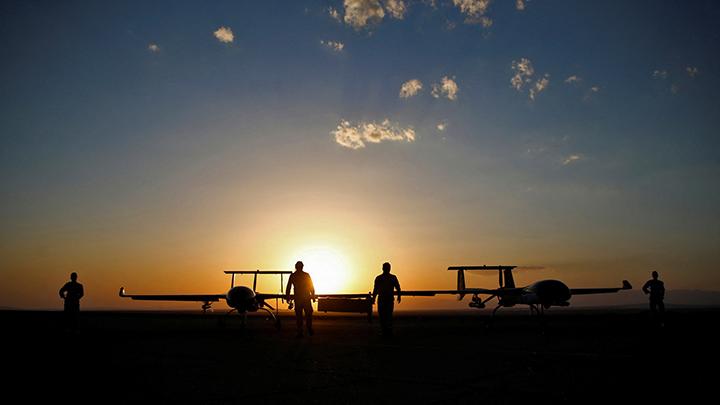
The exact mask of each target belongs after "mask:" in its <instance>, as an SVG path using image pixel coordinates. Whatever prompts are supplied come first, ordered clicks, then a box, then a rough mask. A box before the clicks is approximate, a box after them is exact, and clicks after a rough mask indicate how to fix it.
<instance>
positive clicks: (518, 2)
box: [515, 0, 530, 11]
mask: <svg viewBox="0 0 720 405" xmlns="http://www.w3.org/2000/svg"><path fill="white" fill-rule="evenodd" d="M527 1H530V0H515V8H516V9H517V10H519V11H525V7H527V4H525V3H526V2H527Z"/></svg>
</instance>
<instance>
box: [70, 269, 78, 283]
mask: <svg viewBox="0 0 720 405" xmlns="http://www.w3.org/2000/svg"><path fill="white" fill-rule="evenodd" d="M70 280H72V281H77V273H75V272H74V271H73V272H72V273H70Z"/></svg>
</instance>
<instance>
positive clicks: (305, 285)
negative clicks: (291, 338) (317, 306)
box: [285, 261, 315, 338]
mask: <svg viewBox="0 0 720 405" xmlns="http://www.w3.org/2000/svg"><path fill="white" fill-rule="evenodd" d="M303 267H305V265H304V264H303V262H301V261H298V262H297V263H295V272H294V273H293V274H291V275H290V278H288V282H287V288H286V289H285V295H286V296H287V301H288V302H290V301H291V300H290V287H294V289H295V319H297V337H299V338H300V337H303V312H305V325H306V326H307V331H308V335H310V336H312V335H313V328H312V313H313V307H312V302H311V300H312V301H315V286H313V282H312V278H310V274H308V273H306V272H304V271H303Z"/></svg>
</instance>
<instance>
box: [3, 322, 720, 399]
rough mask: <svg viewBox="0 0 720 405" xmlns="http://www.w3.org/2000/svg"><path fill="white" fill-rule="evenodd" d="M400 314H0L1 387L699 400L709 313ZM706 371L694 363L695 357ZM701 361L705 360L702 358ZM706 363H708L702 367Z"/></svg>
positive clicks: (52, 392)
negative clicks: (272, 318)
mask: <svg viewBox="0 0 720 405" xmlns="http://www.w3.org/2000/svg"><path fill="white" fill-rule="evenodd" d="M486 314H487V313H486V312H483V313H480V312H471V311H467V312H456V313H431V314H430V315H428V314H419V313H416V314H413V313H406V314H399V315H398V316H397V317H396V322H395V336H394V337H393V338H391V339H386V338H382V337H380V336H379V334H378V332H379V330H378V328H379V326H378V325H377V322H375V323H373V324H372V325H370V324H368V323H367V321H366V320H365V319H364V318H363V317H330V316H323V315H319V316H318V317H317V318H316V323H315V330H316V334H315V336H313V337H305V338H304V339H296V338H295V336H294V335H295V334H294V332H295V329H294V324H293V320H292V318H290V317H288V316H283V329H282V330H281V331H280V332H278V331H276V330H275V329H274V328H273V326H272V323H271V322H267V321H265V320H264V318H263V317H250V318H249V320H248V327H247V328H246V329H245V330H242V329H241V328H240V322H239V320H238V319H237V318H231V319H229V320H228V321H227V322H226V324H225V326H224V327H219V325H218V323H219V322H218V320H219V319H220V317H221V316H220V315H216V314H213V315H207V316H203V315H200V314H183V313H142V312H135V313H132V312H130V313H122V312H85V313H83V314H82V318H81V320H80V325H81V331H80V333H78V334H72V333H67V332H64V331H63V330H62V328H61V327H60V326H59V325H60V322H61V319H62V318H61V315H62V314H61V313H55V312H0V316H1V317H2V321H3V324H4V326H5V327H4V328H3V329H4V335H5V338H6V339H5V342H4V343H5V346H4V349H5V350H4V351H5V352H6V353H9V354H10V355H11V360H10V361H9V363H7V362H6V367H8V368H7V370H9V371H10V372H11V376H10V378H9V380H7V379H6V381H5V382H6V383H8V385H7V387H8V388H9V390H6V391H5V394H6V395H11V394H12V395H14V394H15V393H17V394H18V395H20V397H19V398H21V399H22V398H26V399H33V400H37V399H39V398H41V397H47V399H53V398H66V399H68V398H70V397H73V396H74V395H73V394H71V392H72V391H73V390H75V389H77V390H78V391H77V394H76V395H77V398H79V400H80V401H82V402H99V403H107V402H110V403H140V402H151V403H178V402H179V403H206V404H207V403H209V404H213V403H253V404H254V403H266V402H268V403H272V402H281V401H284V402H287V401H291V402H295V401H298V400H299V401H300V402H320V403H378V402H382V403H397V401H399V400H400V401H403V402H407V401H414V402H419V403H433V402H439V403H448V402H451V403H517V402H520V401H523V402H527V401H532V402H535V403H550V402H575V403H577V402H578V401H581V400H582V401H584V402H593V403H594V402H600V401H603V400H613V401H615V400H619V399H628V398H629V399H644V400H647V399H651V398H653V397H654V398H658V399H663V398H665V399H667V398H668V397H667V396H668V395H681V396H683V397H684V399H685V400H686V401H687V400H692V399H695V398H696V399H699V398H700V397H701V396H702V395H704V394H706V393H708V392H712V391H714V390H713V387H712V386H711V384H713V383H714V381H713V378H712V376H713V375H714V370H713V364H715V362H716V361H717V360H718V355H717V352H718V348H717V346H716V344H717V343H716V342H715V340H716V339H715V336H716V334H715V333H714V332H713V330H714V326H715V325H716V324H717V321H718V320H720V311H719V310H675V311H670V312H669V313H668V317H667V324H666V327H665V328H664V329H659V328H655V327H653V326H652V325H651V324H650V322H649V319H648V314H647V312H645V311H639V310H614V311H609V312H603V311H598V310H593V311H589V312H581V311H577V310H558V311H554V312H551V313H550V314H549V316H547V317H546V325H545V327H540V326H539V325H538V323H537V321H536V320H534V319H531V318H528V317H526V316H524V314H525V312H523V313H522V314H523V315H520V313H511V312H506V313H504V314H502V316H500V317H499V318H498V319H497V321H496V322H495V323H494V325H493V327H492V328H487V327H486V322H487V320H488V319H489V318H488V317H487V315H486ZM708 365H709V366H710V370H708V371H703V370H702V368H703V367H704V366H708ZM701 366H702V367H701ZM706 370H707V368H706Z"/></svg>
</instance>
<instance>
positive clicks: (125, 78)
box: [0, 0, 720, 305]
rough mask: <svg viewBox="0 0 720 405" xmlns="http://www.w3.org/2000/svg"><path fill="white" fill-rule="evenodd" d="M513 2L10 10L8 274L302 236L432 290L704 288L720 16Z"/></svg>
mask: <svg viewBox="0 0 720 405" xmlns="http://www.w3.org/2000/svg"><path fill="white" fill-rule="evenodd" d="M522 3H523V5H524V9H523V10H519V9H518V4H517V2H515V1H499V0H496V1H491V2H489V3H487V7H485V5H484V4H483V2H476V1H470V0H468V1H464V2H463V1H452V0H446V1H441V0H437V1H434V2H431V1H425V2H421V1H416V2H410V1H406V2H402V1H400V2H389V1H385V2H375V1H345V2H343V1H308V2H300V1H297V2H296V1H292V2H237V1H217V2H212V3H200V2H162V1H158V2H122V3H119V2H81V1H80V2H65V3H59V2H37V1H23V2H20V1H17V2H4V3H2V5H0V75H1V77H2V79H0V133H1V134H2V150H1V152H0V156H1V161H0V169H1V172H2V173H1V174H0V182H1V183H2V185H3V187H2V200H3V203H2V208H1V209H0V217H1V218H2V221H3V224H4V225H3V233H2V235H0V237H1V240H2V256H3V259H2V261H3V262H4V263H3V264H2V267H3V271H7V272H8V273H9V274H13V275H14V276H13V280H15V283H16V285H15V287H13V288H14V289H15V290H17V291H22V290H23V288H26V287H27V286H28V285H29V284H31V282H33V281H36V280H37V279H42V277H41V276H40V275H39V274H40V273H42V272H43V269H46V268H48V267H52V268H54V269H56V271H57V274H58V275H62V274H64V273H66V272H67V271H68V270H69V269H71V268H76V269H77V268H80V269H85V271H86V272H91V271H96V270H92V269H97V268H98V267H103V266H107V263H103V261H102V260H103V259H102V258H103V257H104V258H106V259H107V258H112V260H115V261H116V264H115V266H116V267H117V268H118V269H119V268H122V266H123V265H128V264H130V265H131V267H133V268H136V269H143V270H134V271H130V273H122V272H121V273H120V274H121V275H122V276H125V277H126V278H127V277H134V278H135V279H138V278H141V277H150V276H147V272H148V271H150V270H148V269H158V268H168V267H169V266H172V263H173V260H177V257H176V256H174V254H169V253H168V252H173V251H177V250H182V251H184V252H185V253H184V255H185V256H183V259H185V260H188V262H189V263H191V264H188V265H187V266H189V267H188V272H192V271H193V270H192V269H195V268H199V267H208V268H210V269H209V270H207V271H210V270H213V269H214V268H215V267H217V266H223V265H228V266H237V265H247V266H250V267H253V268H254V267H255V266H260V267H262V266H269V265H275V264H277V263H280V265H282V264H284V263H281V262H282V259H280V258H277V259H262V258H261V257H260V256H257V255H256V254H255V253H252V254H251V253H250V252H258V251H263V252H266V253H268V252H270V250H272V249H271V247H272V245H273V243H272V242H264V243H265V245H263V246H267V244H268V243H269V246H271V247H267V249H268V250H267V251H266V250H263V249H265V247H263V248H262V249H261V248H260V247H259V245H257V243H259V242H251V241H248V240H246V239H244V237H242V236H238V235H239V234H244V233H245V232H248V233H249V232H252V233H254V234H256V235H262V239H263V240H265V241H268V240H284V239H283V238H284V237H285V236H283V235H285V234H286V233H288V232H289V233H293V234H295V233H302V232H303V230H306V229H307V228H308V227H311V228H313V227H314V228H313V229H315V231H317V233H318V234H319V235H326V236H327V235H334V236H333V237H341V238H344V239H345V240H347V241H353V240H362V241H363V246H364V247H365V249H366V250H369V251H373V252H374V253H373V254H367V255H366V256H369V257H372V258H373V259H374V258H375V256H373V255H377V256H378V257H377V258H378V260H380V259H381V258H382V257H388V256H390V257H392V258H394V259H395V260H396V262H397V263H399V264H404V265H406V266H407V267H414V268H418V269H420V270H418V271H419V272H420V273H418V274H420V276H418V280H419V282H418V283H419V284H423V283H426V284H427V286H432V285H433V284H434V283H435V284H436V282H437V280H438V279H435V278H433V277H432V276H430V274H435V273H437V266H442V265H450V264H457V262H459V261H463V260H470V261H487V260H489V261H491V262H503V263H507V262H523V263H519V264H538V265H543V266H547V267H549V268H550V267H551V268H553V269H554V271H556V272H558V273H559V274H560V275H561V276H564V277H566V278H569V279H570V280H571V281H573V280H574V281H578V282H581V281H585V282H613V283H614V282H615V280H616V279H617V278H618V277H619V276H621V274H622V271H621V270H619V269H618V266H621V267H623V268H624V269H625V270H624V271H626V272H630V273H631V274H634V275H636V277H638V278H639V279H640V278H643V277H645V275H646V273H649V271H650V268H658V266H661V267H659V269H661V270H663V271H664V272H665V273H664V274H668V277H669V278H670V281H672V282H674V283H675V284H676V285H679V286H682V287H683V288H700V287H703V286H704V287H710V288H713V289H717V288H720V278H718V276H717V272H716V271H715V270H716V269H717V264H716V261H717V259H718V256H717V253H716V250H717V247H718V245H720V216H719V215H718V208H717V207H718V206H720V193H719V191H720V186H719V183H718V181H717V178H718V175H719V174H720V171H719V170H718V168H719V165H718V157H717V156H718V155H717V151H718V146H719V144H720V141H719V138H718V130H717V128H718V125H719V124H720V117H719V116H718V114H717V111H718V105H720V104H719V101H720V100H718V91H719V90H720V82H719V77H718V73H717V72H718V71H720V69H719V68H720V60H719V57H718V52H717V49H720V28H718V25H717V23H716V22H717V21H718V17H720V6H718V5H717V4H716V3H715V2H712V1H689V2H686V1H612V2H587V1H584V2H575V1H545V0H530V1H526V2H522ZM398 4H400V5H404V6H405V8H404V12H401V13H399V14H397V15H395V16H393V14H392V12H391V11H392V10H391V9H393V6H397V5H398ZM463 5H465V6H472V5H475V6H478V7H480V8H479V9H480V10H481V11H480V12H476V13H475V14H474V15H472V13H471V12H468V9H467V8H462V7H461V6H463ZM353 6H356V8H354V9H353ZM333 10H334V11H333ZM379 10H382V14H383V17H382V18H378V17H377V12H378V11H379ZM400 10H402V8H401V9H400ZM354 12H359V13H362V12H366V13H371V14H372V12H374V13H376V14H375V16H376V17H375V19H374V20H373V19H372V18H371V19H370V20H369V21H368V23H367V24H362V25H361V26H358V23H357V21H359V20H353V19H352V18H354V16H355V15H354V14H352V13H354ZM332 14H334V15H335V16H336V18H334V17H333V15H332ZM371 14H368V15H371ZM483 22H484V23H485V25H486V26H483ZM490 22H491V24H490ZM221 27H225V28H226V29H228V30H230V31H232V34H233V37H232V41H226V42H222V41H221V40H220V39H219V38H218V37H216V36H215V35H214V33H215V32H216V31H217V30H219V29H221ZM338 44H342V49H338ZM523 61H528V63H529V66H532V71H533V73H532V75H524V76H523V75H521V76H520V78H519V79H520V80H521V83H522V85H521V86H520V89H519V90H518V89H516V88H514V87H513V86H512V85H511V79H512V78H513V76H514V75H516V74H518V72H519V71H520V70H519V68H518V67H517V66H518V63H520V64H522V62H523ZM514 63H515V67H516V68H515V69H514V68H513V64H514ZM524 66H527V65H524ZM443 78H445V79H446V80H447V81H448V82H447V83H450V81H451V82H452V86H451V87H452V89H451V92H452V94H450V93H448V92H447V91H446V92H444V93H443V92H442V90H441V89H440V87H438V90H437V91H436V93H437V94H436V95H437V96H438V97H435V96H434V95H433V86H441V85H442V83H443ZM573 78H574V79H573ZM413 79H414V80H418V81H419V82H420V83H422V89H421V90H420V91H418V92H417V94H414V95H412V96H410V97H400V96H399V94H400V89H401V86H402V85H403V84H404V83H407V82H408V81H410V80H413ZM542 79H546V80H547V82H545V84H543V83H541V81H542ZM536 86H540V87H542V88H540V89H538V87H536ZM531 89H534V90H533V92H534V93H533V98H531V97H530V91H531ZM455 90H457V91H456V92H454V91H455ZM343 122H346V125H345V127H344V130H343V131H344V132H342V134H344V136H349V137H354V138H352V139H362V136H363V135H362V133H363V131H369V130H368V128H369V127H368V125H374V128H375V132H374V134H375V136H378V137H379V140H380V141H379V142H378V143H374V142H370V141H368V140H367V138H365V139H366V140H365V142H364V147H362V148H358V149H352V148H348V147H345V146H343V145H342V144H341V143H338V142H336V135H337V134H338V131H339V130H340V128H341V127H342V125H343V124H342V123H343ZM441 129H442V130H441ZM408 131H409V132H408ZM370 132H372V131H370ZM370 132H368V133H370ZM407 134H412V139H408V137H407ZM357 137H360V138H357ZM391 137H396V138H398V139H399V140H392V139H390V138H391ZM337 139H339V138H337ZM305 216H307V218H306V221H305V222H303V220H301V219H298V218H304V217H305ZM273 221H278V223H282V222H283V221H284V223H285V224H286V226H285V227H284V228H283V227H282V226H280V225H278V224H277V223H275V222H273ZM348 221H357V224H356V225H357V227H356V228H350V229H348V228H349V227H348V226H347V223H348ZM337 235H341V236H337ZM331 239H332V238H331ZM373 242H375V246H373ZM288 243H289V242H288ZM212 246H227V247H228V250H223V249H219V248H217V249H219V250H213V249H214V248H212ZM231 246H235V248H236V249H237V250H236V251H234V252H233V253H228V252H229V249H230V247H231ZM282 247H283V248H287V246H285V245H283V246H282ZM195 249H197V251H196V250H195ZM208 249H209V250H208ZM277 249H281V247H280V246H277ZM87 251H93V252H96V254H97V255H99V256H100V257H97V258H94V259H93V260H90V259H83V258H82V257H83V252H87ZM201 251H202V252H203V253H200V252H201ZM38 252H39V253H38ZM208 252H212V254H210V253H208ZM268 254H276V255H278V257H284V256H283V254H281V253H277V252H276V253H268ZM163 255H165V256H164V257H165V258H164V259H163V258H162V256H163ZM357 255H362V254H361V253H357ZM423 255H426V256H427V259H426V260H425V259H423ZM351 256H352V255H351ZM138 257H141V258H142V259H133V258H138ZM263 260H265V261H263ZM368 260H370V259H368ZM258 262H261V263H258ZM451 262H452V263H451ZM362 264H363V265H364V264H365V263H364V262H362ZM488 264H491V263H488ZM193 266H195V267H193ZM213 266H214V267H213ZM358 266H360V264H358ZM110 267H112V266H110ZM396 267H397V266H396ZM609 268H611V269H610V270H608V269H609ZM580 269H590V270H587V272H583V271H582V270H580ZM108 271H109V270H108ZM118 271H119V270H118ZM158 271H159V272H160V274H165V273H163V271H167V270H158ZM203 271H205V270H203ZM23 274H24V275H23ZM27 274H31V275H32V274H35V276H28V275H27ZM102 274H103V273H102V272H100V273H98V277H100V275H102ZM112 274H114V275H115V276H116V277H117V279H120V275H118V273H117V271H116V272H115V273H112ZM204 274H205V273H202V275H204ZM106 276H107V277H109V278H111V279H112V277H110V276H109V275H107V274H106ZM406 276H407V275H406ZM441 276H445V274H441ZM196 277H197V278H192V277H191V278H190V279H189V281H187V283H189V284H190V285H192V284H193V283H198V282H199V281H197V280H199V279H201V278H202V277H201V275H198V276H196ZM628 277H629V276H628ZM411 280H412V278H411ZM443 280H444V279H443ZM703 280H706V281H707V282H703ZM113 281H115V279H113ZM118 281H119V280H118ZM48 283H49V284H50V283H51V282H50V281H48ZM178 283H179V282H178ZM177 285H178V286H180V287H182V284H177ZM8 288H10V287H8ZM363 288H364V287H363ZM98 303H106V302H105V301H102V300H100V301H98ZM28 305H32V304H28Z"/></svg>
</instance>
